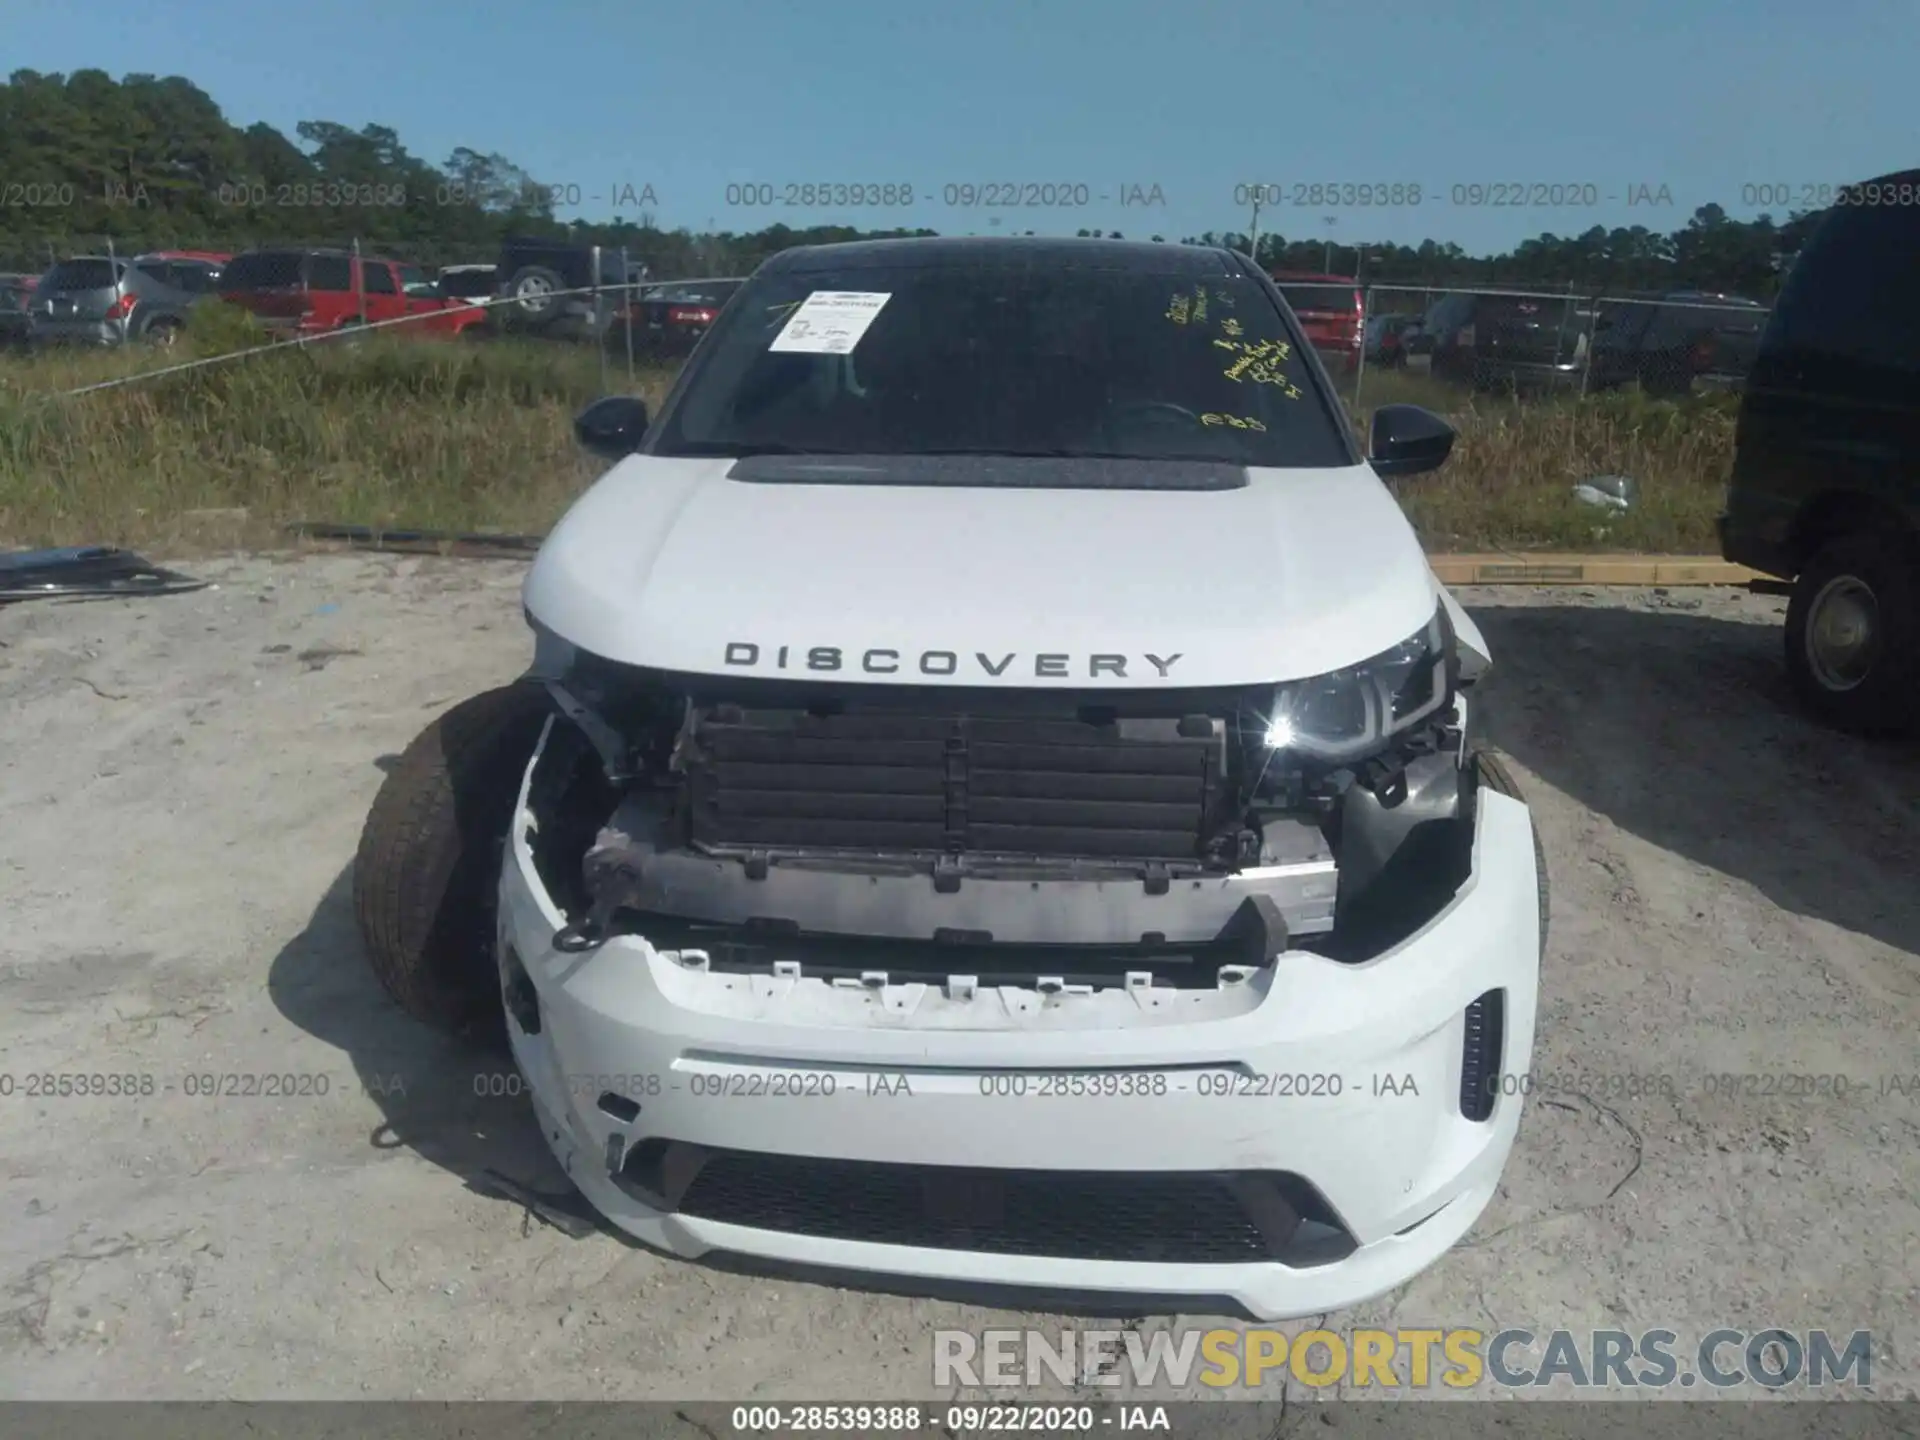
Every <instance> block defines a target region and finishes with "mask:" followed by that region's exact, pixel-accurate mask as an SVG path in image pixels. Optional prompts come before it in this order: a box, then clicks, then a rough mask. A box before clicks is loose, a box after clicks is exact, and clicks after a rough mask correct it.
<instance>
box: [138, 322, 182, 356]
mask: <svg viewBox="0 0 1920 1440" xmlns="http://www.w3.org/2000/svg"><path fill="white" fill-rule="evenodd" d="M141 338H142V339H143V340H145V341H146V342H147V344H149V345H152V346H154V347H155V348H156V349H160V350H171V349H172V348H173V344H174V342H175V341H176V340H178V339H179V338H180V322H179V321H178V320H171V319H168V318H166V317H164V316H163V317H162V318H160V319H158V320H156V321H154V322H153V323H152V324H151V325H149V326H147V331H146V334H145V335H143V336H142V337H141Z"/></svg>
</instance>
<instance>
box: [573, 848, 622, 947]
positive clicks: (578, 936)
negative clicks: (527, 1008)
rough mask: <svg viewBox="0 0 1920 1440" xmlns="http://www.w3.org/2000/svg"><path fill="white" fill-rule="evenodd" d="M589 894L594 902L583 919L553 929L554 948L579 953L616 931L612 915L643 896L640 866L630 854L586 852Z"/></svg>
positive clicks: (602, 941) (601, 942) (594, 945)
mask: <svg viewBox="0 0 1920 1440" xmlns="http://www.w3.org/2000/svg"><path fill="white" fill-rule="evenodd" d="M585 870H586V882H587V894H588V895H590V896H592V897H593V901H592V905H591V906H590V907H589V908H588V910H587V913H586V914H585V915H584V916H583V917H582V918H580V919H578V920H575V921H572V922H570V923H569V924H566V925H563V926H561V927H560V929H558V930H556V931H555V932H554V936H553V948H554V949H556V950H558V951H560V952H561V953H562V954H564V955H578V954H581V953H583V952H585V951H588V950H592V949H593V948H595V947H596V946H598V945H601V944H603V943H605V941H606V940H607V938H608V937H609V936H610V935H611V934H612V933H613V929H612V927H613V917H614V915H615V914H616V913H617V912H618V911H621V910H628V909H632V908H634V906H635V905H636V904H637V903H638V902H639V899H640V867H639V866H638V865H636V864H635V863H634V862H633V860H632V859H631V858H629V857H627V856H624V855H620V854H616V853H608V852H605V851H596V852H594V853H592V854H590V855H588V856H587V861H586V866H585Z"/></svg>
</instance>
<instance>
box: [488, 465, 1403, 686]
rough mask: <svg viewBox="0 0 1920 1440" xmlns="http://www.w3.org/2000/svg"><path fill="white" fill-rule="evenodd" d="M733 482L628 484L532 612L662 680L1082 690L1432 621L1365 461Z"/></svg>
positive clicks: (1222, 670) (1356, 648)
mask: <svg viewBox="0 0 1920 1440" xmlns="http://www.w3.org/2000/svg"><path fill="white" fill-rule="evenodd" d="M735 463H736V462H734V461H732V460H728V459H676V458H667V457H655V456H644V455H642V456H632V457H629V458H628V459H626V460H623V461H621V462H620V463H619V464H617V465H615V466H614V467H613V468H612V469H611V470H609V471H608V472H607V474H606V475H605V476H603V477H602V478H601V479H600V481H599V482H598V483H597V484H595V485H594V486H593V488H592V489H591V490H589V491H588V492H587V493H586V494H585V495H584V496H582V497H581V498H580V499H579V500H578V501H577V502H576V503H575V504H574V506H573V508H572V509H571V510H569V511H568V512H567V514H566V516H565V517H564V518H563V519H562V520H561V522H560V523H559V525H558V526H556V527H555V528H554V530H553V532H552V533H551V534H550V535H549V536H548V537H547V540H546V543H545V544H544V545H543V546H542V547H541V550H540V553H539V555H538V557H537V558H536V559H535V561H534V565H533V569H532V571H531V572H530V573H529V575H528V577H527V582H526V590H525V600H526V606H527V611H528V614H529V615H530V616H531V617H532V618H533V619H534V620H535V621H536V622H537V623H538V624H539V625H541V626H543V627H545V628H546V629H549V630H551V631H553V632H554V633H555V634H557V635H558V636H560V637H561V638H562V639H564V640H566V641H569V642H571V643H572V644H574V645H576V646H578V647H580V648H581V649H584V650H587V651H590V652H592V653H594V654H597V655H600V656H603V657H605V658H607V659H610V660H615V661H620V662H623V663H626V664H631V665H639V666H647V667H652V668H656V669H663V670H675V671H683V672H692V673H705V674H733V675H741V676H757V677H762V678H781V677H786V678H812V679H821V680H834V681H843V682H846V681H851V682H864V683H874V684H903V683H913V684H921V685H975V686H978V685H1007V686H1025V687H1056V688H1072V689H1089V688H1114V689H1129V688H1140V687H1145V686H1156V687H1157V686H1167V687H1180V688H1187V687H1194V686H1226V685H1244V684H1260V683H1265V682H1269V681H1277V680H1291V679H1298V678H1301V677H1304V676H1309V675H1317V674H1322V673H1324V672H1326V671H1328V670H1333V669H1337V668H1339V667H1340V666H1343V665H1348V664H1352V663H1354V662H1356V661H1359V660H1364V659H1366V658H1367V657H1368V656H1371V655H1376V654H1378V653H1379V652H1380V651H1382V650H1384V649H1386V648H1387V647H1389V646H1391V645H1394V644H1397V643H1398V642H1400V641H1401V640H1404V639H1405V638H1406V637H1407V636H1409V635H1411V634H1412V633H1413V632H1414V631H1416V630H1418V629H1419V628H1420V627H1421V626H1422V625H1423V624H1425V623H1426V622H1427V621H1428V620H1430V619H1431V618H1432V616H1433V611H1434V605H1435V583H1434V580H1433V577H1432V574H1431V572H1430V571H1429V569H1428V568H1427V564H1426V559H1425V556H1424V555H1423V554H1422V552H1421V549H1420V546H1419V543H1418V541H1417V540H1416V539H1415V537H1414V534H1413V530H1412V527H1411V526H1409V525H1408V523H1407V521H1406V518H1405V517H1404V516H1403V515H1402V514H1401V512H1400V508H1399V506H1398V505H1397V504H1396V503H1395V502H1394V500H1393V497H1392V496H1391V495H1390V494H1389V493H1388V491H1387V489H1386V487H1385V486H1384V485H1383V484H1381V482H1380V480H1379V478H1378V477H1377V476H1375V475H1374V473H1373V471H1372V470H1371V469H1370V468H1369V467H1367V466H1365V465H1358V466H1353V467H1343V468H1339V469H1288V470H1264V469H1253V470H1248V471H1246V472H1245V480H1246V483H1245V485H1243V486H1239V487H1238V488H1231V489H1218V488H1216V489H1201V490H1193V489H1188V490H1180V491H1158V490H1128V489H1049V488H992V487H981V486H958V485H898V484H894V485H887V484H818V483H794V484H766V483H753V482H749V481H743V480H739V479H730V478H728V474H729V471H730V470H731V469H732V468H733V466H734V465H735Z"/></svg>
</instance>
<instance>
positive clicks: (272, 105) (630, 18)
mask: <svg viewBox="0 0 1920 1440" xmlns="http://www.w3.org/2000/svg"><path fill="white" fill-rule="evenodd" d="M83 8H84V23H83V22H82V20H81V19H80V15H81V12H80V11H76V10H75V8H74V6H73V4H72V0H9V3H8V5H7V9H8V12H9V14H8V19H7V25H6V29H5V59H4V61H0V64H4V66H5V67H6V68H7V69H9V70H11V69H13V68H15V67H20V66H25V67H30V68H33V69H36V70H42V71H70V70H73V69H77V68H81V67H85V66H93V67H98V68H101V69H105V70H107V71H109V72H111V73H113V74H115V75H122V74H126V73H128V72H131V71H146V72H152V73H158V74H182V75H185V76H187V77H189V78H190V79H192V80H194V81H195V82H196V83H198V84H199V85H200V86H201V87H202V88H204V89H205V90H207V91H208V93H210V94H211V95H212V96H213V97H214V99H215V100H216V101H218V102H219V104H220V105H221V107H222V108H223V109H224V110H225V112H226V114H227V116H228V118H229V119H231V120H234V121H237V122H239V123H241V124H249V123H252V122H253V121H256V120H265V121H267V122H269V123H270V124H273V125H275V126H277V127H279V128H281V129H283V130H284V131H286V132H287V133H288V134H289V135H291V134H292V131H293V127H294V124H295V123H296V122H297V121H300V120H303V119H327V120H336V121H340V122H343V123H346V124H349V125H353V126H356V127H357V126H359V125H362V124H366V123H370V122H371V123H379V124H384V125H390V126H392V127H393V128H394V129H396V130H397V131H398V132H399V133H400V136H401V138H402V140H403V141H404V142H405V143H406V144H407V146H408V148H409V149H410V150H412V151H413V152H414V153H415V154H418V155H421V156H423V157H424V158H427V159H430V160H433V161H436V162H438V161H441V160H444V159H445V157H446V156H447V154H448V153H449V152H450V151H452V150H453V149H454V147H456V146H460V145H466V146H470V147H472V148H473V149H476V150H481V151H498V152H500V153H502V154H504V155H506V156H507V157H509V158H510V159H512V160H514V161H515V162H517V163H519V164H520V165H521V166H523V167H524V168H526V169H527V170H529V171H530V172H532V173H533V174H534V175H535V176H536V177H538V178H539V179H540V180H542V181H543V182H546V183H549V184H553V185H559V186H566V187H578V192H579V194H580V195H581V197H582V201H583V204H582V206H581V209H582V210H583V211H584V212H586V213H588V214H590V215H592V216H594V217H595V218H602V217H604V216H607V215H609V214H610V213H611V210H612V206H611V205H610V203H607V202H609V201H611V199H612V198H613V197H614V196H616V195H619V194H624V193H628V192H631V193H632V194H636V195H637V194H639V193H640V192H641V190H642V189H643V187H645V186H649V185H650V186H651V187H652V190H653V194H654V196H655V197H657V199H658V201H659V204H658V208H657V210H656V212H655V214H656V219H657V221H658V223H660V224H662V225H665V226H669V227H671V226H677V225H688V226H692V227H695V228H704V227H706V226H707V225H708V224H709V223H711V224H712V225H714V226H715V227H718V228H727V229H735V230H752V229H758V228H760V227H761V226H763V225H765V224H767V223H770V222H772V221H773V220H782V221H785V222H786V223H788V224H791V225H805V224H811V223H829V222H841V223H853V224H872V225H875V226H878V225H888V224H901V225H925V226H930V227H932V228H934V229H937V230H940V231H942V232H946V233H967V232H969V231H973V232H980V233H990V232H991V231H992V230H994V229H1002V228H1004V229H1021V230H1025V229H1029V228H1031V229H1034V230H1038V231H1041V232H1042V233H1048V232H1064V233H1069V234H1070V233H1072V231H1073V230H1075V229H1077V228H1080V227H1082V226H1084V227H1087V228H1092V229H1105V230H1111V229H1119V230H1120V231H1122V232H1123V233H1124V234H1126V235H1127V236H1128V237H1129V238H1134V237H1135V236H1140V237H1144V236H1147V235H1150V234H1155V233H1158V234H1162V235H1165V236H1167V237H1168V238H1170V239H1171V238H1177V237H1178V236H1180V235H1183V234H1194V233H1197V232H1199V231H1202V230H1207V229H1215V230H1225V229H1244V228H1245V226H1246V223H1247V219H1248V212H1247V209H1246V207H1245V206H1244V205H1236V204H1235V203H1234V188H1235V186H1236V184H1237V183H1240V182H1243V181H1248V180H1258V181H1262V182H1267V183H1271V184H1277V185H1279V186H1280V187H1282V191H1281V195H1282V200H1283V203H1281V204H1280V205H1278V206H1276V207H1273V208H1270V209H1268V210H1267V211H1266V212H1265V214H1264V215H1263V217H1262V219H1261V228H1262V230H1263V231H1272V230H1276V229H1277V230H1279V231H1280V232H1281V233H1283V234H1285V235H1287V236H1289V237H1290V238H1295V237H1301V236H1313V237H1324V238H1333V239H1335V240H1337V241H1338V242H1339V243H1342V244H1357V243H1361V242H1364V241H1368V240H1393V241H1403V242H1404V241H1417V240H1419V239H1421V238H1424V237H1426V236H1432V237H1434V238H1436V239H1441V240H1453V241H1456V242H1458V243H1459V244H1461V245H1463V246H1465V247H1466V248H1467V249H1468V250H1469V251H1473V252H1483V251H1487V250H1496V249H1505V248H1507V247H1508V246H1510V245H1512V244H1513V243H1515V242H1516V241H1518V240H1520V239H1522V238H1525V237H1526V236H1529V235H1533V234H1537V233H1539V232H1541V231H1543V230H1551V231H1555V232H1557V233H1561V234H1568V233H1577V232H1579V231H1581V230H1584V229H1586V228H1587V227H1588V226H1590V225H1592V224H1596V223H1598V224H1605V225H1614V224H1635V223H1643V224H1646V225H1648V226H1650V227H1651V228H1653V229H1673V228H1676V227H1678V226H1679V225H1680V224H1682V223H1684V221H1685V220H1686V218H1687V217H1688V216H1689V215H1691V214H1692V212H1693V210H1694V208H1695V207H1696V206H1698V205H1700V204H1704V203H1706V202H1708V201H1717V202H1718V203H1720V204H1722V205H1724V206H1725V207H1726V208H1727V210H1728V211H1729V212H1730V213H1732V214H1734V215H1736V216H1748V215H1752V214H1754V213H1757V212H1758V211H1759V210H1760V209H1763V208H1771V209H1773V210H1774V211H1775V213H1776V214H1779V215H1782V216H1784V213H1785V209H1786V208H1787V207H1785V206H1781V205H1778V204H1775V205H1773V206H1765V205H1760V204H1743V203H1742V200H1743V193H1744V194H1745V195H1746V197H1747V198H1749V199H1754V200H1758V199H1760V198H1761V192H1759V191H1757V190H1746V189H1745V187H1755V186H1778V187H1781V188H1782V189H1783V190H1786V191H1789V192H1791V194H1793V195H1798V194H1800V193H1801V191H1802V188H1803V187H1807V186H1817V185H1822V184H1829V183H1832V182H1835V181H1844V180H1849V179H1861V178H1867V177H1870V176H1872V175H1875V174H1879V173H1882V172H1885V171H1888V170H1892V169H1895V168H1899V167H1902V166H1906V165H1910V164H1913V163H1914V162H1915V161H1916V160H1920V155H1916V153H1915V150H1916V148H1920V146H1917V145H1916V141H1915V138H1914V130H1913V126H1912V111H1911V101H1910V99H1909V98H1908V97H1909V88H1910V86H1911V84H1912V83H1913V78H1914V77H1913V70H1912V61H1913V57H1914V55H1915V53H1916V46H1915V41H1916V39H1917V38H1920V17H1917V16H1916V11H1915V9H1914V7H1913V4H1912V0H1826V3H1822V4H1808V3H1805V0H1738V3H1735V0H1605V3H1602V4H1582V5H1572V4H1570V5H1564V6H1558V5H1555V4H1552V3H1539V0H1481V3H1477V4H1474V3H1464V0H1455V3H1446V0H1425V3H1419V4H1414V5H1404V6H1401V5H1376V6H1366V7H1361V6H1352V5H1336V4H1333V3H1328V0H1289V3H1283V4H1271V3H1269V4H1261V3H1248V0H1241V3H1233V4H1228V3H1217V0H1178V3H1166V0H1158V3H1156V0H1100V3H1095V0H1027V3H1015V0H963V3H930V0H812V3H791V0H702V3H698V4H685V3H682V4H674V5H650V4H644V3H626V4H621V3H610V0H546V3H542V4H526V3H519V4H501V5H481V6H453V5H449V4H446V3H444V0H439V3H434V4H428V3H425V0H344V3H337V4H335V3H321V0H306V3H298V4H292V5H275V4H268V3H262V0H157V3H156V0H90V3H89V4H87V5H86V6H85V7H83ZM1370 16H1371V17H1372V18H1370ZM806 182H814V183H826V184H863V185H866V184H883V183H893V184H896V185H910V186H912V187H913V190H914V192H915V195H916V199H915V203H914V204H912V205H910V206H898V205H896V206H893V207H880V208H873V209H866V210H861V211H854V210H848V209H841V210H837V211H836V210H833V209H830V208H819V207H815V208H810V209H809V208H803V207H791V208H789V207H781V206H774V207H766V206H759V207H747V206H743V205H738V204H736V205H732V206H730V205H729V204H728V186H729V184H732V185H735V186H738V185H741V184H756V185H762V186H765V185H771V186H773V187H775V193H776V195H779V194H780V193H781V192H782V191H783V190H784V187H785V186H787V185H789V184H801V183H806ZM1006 182H1015V183H1022V184H1025V183H1034V184H1039V183H1052V184H1054V185H1056V186H1064V187H1067V188H1066V190H1065V192H1064V193H1065V194H1066V195H1067V196H1069V197H1073V198H1077V196H1078V193H1079V192H1078V190H1077V188H1076V187H1082V186H1084V187H1085V194H1086V197H1087V203H1086V205H1085V206H1084V207H1082V206H1079V205H1067V206H1054V207H1052V208H1033V209H1028V208H1002V209H999V210H996V211H994V212H988V211H986V210H984V209H980V208H968V207H966V206H960V205H949V204H947V203H945V202H946V198H947V195H946V187H947V186H949V185H963V184H970V183H971V184H979V185H988V184H995V183H1006ZM1316 182H1317V183H1320V184H1331V185H1335V186H1347V185H1362V184H1369V185H1381V184H1384V185H1401V186H1408V185H1416V184H1417V185H1419V186H1420V187H1421V188H1422V192H1423V201H1422V203H1421V204H1420V205H1419V206H1418V207H1413V206H1410V205H1406V204H1402V205H1399V206H1397V207H1396V206H1393V205H1389V206H1387V207H1385V208H1381V207H1372V208H1362V207H1360V206H1358V205H1342V204H1335V205H1328V204H1326V203H1317V204H1314V203H1310V204H1307V205H1306V206H1304V207H1301V206H1296V205H1295V204H1294V203H1292V202H1293V199H1294V191H1293V187H1294V186H1295V185H1296V184H1310V183H1316ZM1503 182H1519V183H1522V184H1526V185H1559V186H1561V187H1571V188H1570V189H1563V192H1562V194H1563V198H1575V197H1581V195H1582V189H1583V187H1592V190H1591V191H1590V192H1588V193H1589V194H1592V195H1595V196H1597V202H1598V203H1596V204H1591V205H1589V204H1574V203H1570V204H1563V205H1561V206H1559V207H1557V208H1554V207H1547V208H1513V207H1506V206H1502V207H1497V208H1496V207H1494V206H1491V205H1489V204H1487V203H1486V200H1487V199H1490V198H1492V197H1491V196H1490V195H1485V192H1483V197H1484V198H1482V200H1481V203H1479V204H1473V203H1460V204H1455V203H1453V187H1454V186H1455V185H1468V184H1481V185H1485V184H1494V183H1503ZM1155 186H1157V187H1158V189H1159V193H1160V196H1161V197H1162V198H1163V201H1164V204H1163V205H1159V206H1154V205H1147V206H1144V207H1143V206H1139V205H1123V204H1122V203H1121V199H1122V197H1123V196H1127V195H1141V196H1145V197H1147V198H1149V199H1150V198H1151V197H1152V187H1155ZM1135 187H1137V189H1136V188H1135ZM1662 187H1665V189H1666V191H1667V193H1668V195H1670V197H1671V202H1672V203H1671V204H1665V205H1663V204H1660V203H1658V200H1659V198H1660V197H1659V192H1660V190H1661V188H1662ZM1058 193H1059V192H1056V194H1058ZM594 196H599V197H602V203H599V204H595V203H593V200H592V199H591V198H590V197H594ZM1102 196H1106V197H1108V198H1106V199H1105V200H1102V199H1101V198H1100V197H1102ZM1635 196H1645V197H1651V198H1652V199H1653V201H1654V202H1655V203H1650V204H1649V203H1642V204H1630V203H1629V201H1630V199H1631V198H1633V197H1635ZM1301 198H1303V199H1306V198H1308V197H1305V196H1303V197H1301ZM1355 198H1357V197H1355ZM1389 198H1391V196H1389ZM1472 198H1473V197H1472V196H1471V195H1469V194H1467V193H1464V192H1463V194H1462V196H1461V199H1462V201H1463V202H1466V201H1469V200H1471V199H1472ZM1549 198H1550V197H1549ZM563 213H566V212H564V211H563ZM993 214H997V215H999V216H1000V223H999V225H997V226H996V225H994V224H993V223H992V219H991V216H992V215H993ZM1329 215H1332V216H1334V217H1335V218H1334V222H1333V223H1332V224H1331V225H1329V224H1328V223H1327V222H1326V219H1325V217H1326V216H1329Z"/></svg>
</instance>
